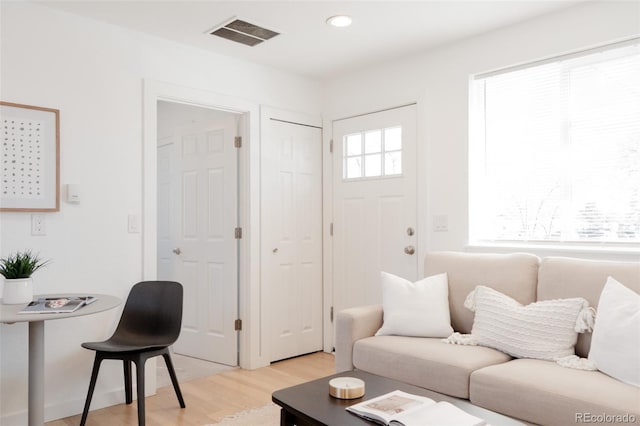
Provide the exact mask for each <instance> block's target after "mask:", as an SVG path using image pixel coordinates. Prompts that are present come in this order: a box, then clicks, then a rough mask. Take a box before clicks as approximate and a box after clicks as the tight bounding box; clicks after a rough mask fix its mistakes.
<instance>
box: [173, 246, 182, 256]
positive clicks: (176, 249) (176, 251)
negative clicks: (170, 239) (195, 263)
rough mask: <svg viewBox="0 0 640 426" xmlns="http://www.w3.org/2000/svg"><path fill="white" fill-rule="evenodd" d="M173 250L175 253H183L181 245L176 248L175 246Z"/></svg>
mask: <svg viewBox="0 0 640 426" xmlns="http://www.w3.org/2000/svg"><path fill="white" fill-rule="evenodd" d="M171 251H173V252H174V253H175V254H180V253H182V250H180V247H176V248H174V249H173V250H171Z"/></svg>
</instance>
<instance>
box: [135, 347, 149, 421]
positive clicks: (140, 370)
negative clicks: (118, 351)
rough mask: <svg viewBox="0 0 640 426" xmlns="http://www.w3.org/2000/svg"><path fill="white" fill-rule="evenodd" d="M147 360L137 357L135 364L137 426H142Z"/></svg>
mask: <svg viewBox="0 0 640 426" xmlns="http://www.w3.org/2000/svg"><path fill="white" fill-rule="evenodd" d="M146 361H147V359H146V358H144V357H141V356H139V357H138V358H137V359H136V361H135V363H136V388H137V391H138V426H144V365H145V363H146Z"/></svg>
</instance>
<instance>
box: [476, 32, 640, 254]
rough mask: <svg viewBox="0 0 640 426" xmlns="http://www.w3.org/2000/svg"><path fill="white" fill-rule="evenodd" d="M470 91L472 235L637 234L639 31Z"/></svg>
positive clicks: (483, 79)
mask: <svg viewBox="0 0 640 426" xmlns="http://www.w3.org/2000/svg"><path fill="white" fill-rule="evenodd" d="M471 90H472V107H471V120H472V121H471V123H470V130H471V134H470V141H471V143H470V164H469V166H470V173H469V178H470V181H469V190H470V212H469V213H470V240H471V241H472V242H479V241H555V242H598V243H638V242H640V44H639V42H638V40H633V41H632V42H626V43H620V44H616V45H612V46H608V47H607V48H600V49H597V50H595V49H594V50H591V51H586V52H581V53H580V54H574V55H567V56H564V57H561V58H556V59H555V60H549V61H544V62H538V63H535V64H530V65H528V66H523V67H518V68H513V69H510V70H506V71H502V72H496V73H490V74H485V75H483V76H477V77H476V78H475V79H474V80H473V82H472V87H471Z"/></svg>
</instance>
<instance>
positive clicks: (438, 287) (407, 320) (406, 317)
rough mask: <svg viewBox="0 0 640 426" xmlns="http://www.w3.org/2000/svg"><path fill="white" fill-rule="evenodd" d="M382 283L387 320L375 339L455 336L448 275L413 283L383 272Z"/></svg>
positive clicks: (383, 303) (384, 312) (385, 317)
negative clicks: (450, 313)
mask: <svg viewBox="0 0 640 426" xmlns="http://www.w3.org/2000/svg"><path fill="white" fill-rule="evenodd" d="M380 282H381V284H382V309H383V315H384V320H383V323H382V327H381V328H380V330H378V331H377V332H376V336H394V335H395V336H412V337H447V336H449V335H450V334H451V333H453V329H452V328H451V319H450V318H449V288H448V286H447V274H438V275H434V276H431V277H427V278H423V279H421V280H419V281H417V282H415V283H412V282H411V281H409V280H406V279H404V278H401V277H398V276H396V275H393V274H389V273H387V272H381V273H380Z"/></svg>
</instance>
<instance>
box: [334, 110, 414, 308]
mask: <svg viewBox="0 0 640 426" xmlns="http://www.w3.org/2000/svg"><path fill="white" fill-rule="evenodd" d="M333 141H334V154H333V307H334V311H335V312H339V311H340V310H342V309H345V308H349V307H353V306H359V305H367V304H377V303H380V302H381V290H380V272H381V271H384V272H389V273H392V274H395V275H399V276H401V277H403V278H406V279H408V280H412V281H413V280H415V279H416V278H417V272H418V263H417V256H416V255H415V252H416V251H417V248H416V242H417V232H418V230H417V229H416V224H417V222H416V106H415V105H410V106H405V107H400V108H394V109H390V110H387V111H383V112H377V113H372V114H366V115H362V116H358V117H355V118H349V119H343V120H337V121H335V122H334V123H333Z"/></svg>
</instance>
